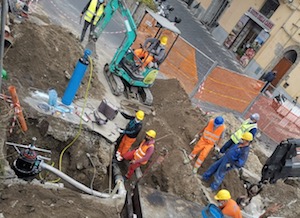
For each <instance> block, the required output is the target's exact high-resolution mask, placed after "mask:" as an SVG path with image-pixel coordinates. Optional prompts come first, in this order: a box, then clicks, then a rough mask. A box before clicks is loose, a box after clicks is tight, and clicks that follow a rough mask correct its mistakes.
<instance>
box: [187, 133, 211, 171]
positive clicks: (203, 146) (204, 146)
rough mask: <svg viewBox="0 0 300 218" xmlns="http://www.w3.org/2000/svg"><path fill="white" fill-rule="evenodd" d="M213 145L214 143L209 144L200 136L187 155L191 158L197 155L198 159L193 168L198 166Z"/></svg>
mask: <svg viewBox="0 0 300 218" xmlns="http://www.w3.org/2000/svg"><path fill="white" fill-rule="evenodd" d="M213 147H214V144H210V143H208V142H207V141H204V140H203V138H201V139H200V140H199V141H198V143H197V144H196V145H195V147H194V150H193V151H192V153H191V154H190V155H189V158H190V159H191V160H192V159H194V158H195V157H196V155H198V154H199V153H200V154H199V156H198V159H197V161H196V163H195V166H194V167H195V168H199V167H200V166H201V164H202V163H203V161H204V160H205V158H206V157H207V155H208V154H209V152H210V150H211V149H212V148H213Z"/></svg>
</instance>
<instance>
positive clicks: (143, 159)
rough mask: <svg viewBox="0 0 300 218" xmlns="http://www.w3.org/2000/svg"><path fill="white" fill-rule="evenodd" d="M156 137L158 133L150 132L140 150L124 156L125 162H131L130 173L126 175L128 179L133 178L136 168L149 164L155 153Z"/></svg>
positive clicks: (147, 133)
mask: <svg viewBox="0 0 300 218" xmlns="http://www.w3.org/2000/svg"><path fill="white" fill-rule="evenodd" d="M155 137H156V132H155V131H154V130H148V131H147V132H146V136H145V138H144V140H143V141H142V142H141V144H140V146H139V148H138V149H135V150H132V151H129V152H127V153H126V154H125V155H124V159H125V160H130V165H129V168H128V172H127V173H126V175H125V178H126V179H130V178H131V176H132V174H133V173H134V171H135V169H136V168H138V167H139V166H141V165H144V164H146V163H147V162H148V160H149V159H150V157H151V156H152V154H153V153H154V143H155V140H154V139H155Z"/></svg>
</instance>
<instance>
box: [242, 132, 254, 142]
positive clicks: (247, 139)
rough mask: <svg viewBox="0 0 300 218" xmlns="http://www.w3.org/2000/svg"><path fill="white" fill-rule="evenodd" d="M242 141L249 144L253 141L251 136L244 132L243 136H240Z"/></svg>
mask: <svg viewBox="0 0 300 218" xmlns="http://www.w3.org/2000/svg"><path fill="white" fill-rule="evenodd" d="M242 139H244V140H246V141H248V142H250V141H252V140H253V135H252V134H251V132H245V133H244V134H243V135H242Z"/></svg>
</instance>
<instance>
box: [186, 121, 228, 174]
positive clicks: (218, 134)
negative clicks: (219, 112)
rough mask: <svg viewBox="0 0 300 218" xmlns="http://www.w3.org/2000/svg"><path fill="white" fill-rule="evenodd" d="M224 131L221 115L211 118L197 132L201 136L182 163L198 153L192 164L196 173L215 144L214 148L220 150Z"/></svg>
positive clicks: (187, 161)
mask: <svg viewBox="0 0 300 218" xmlns="http://www.w3.org/2000/svg"><path fill="white" fill-rule="evenodd" d="M224 132H225V125H224V119H223V117H222V116H218V117H216V118H215V119H211V120H210V121H209V122H208V124H207V125H206V126H205V127H204V128H203V129H202V130H201V131H200V132H199V134H197V135H198V136H199V135H200V134H202V137H201V138H200V140H199V141H198V143H197V144H196V145H195V147H194V150H193V151H192V153H190V155H189V156H188V157H187V158H185V160H184V164H188V163H189V162H190V161H191V160H193V159H194V158H195V157H196V155H198V154H199V153H200V154H199V157H198V159H197V161H196V163H195V165H194V168H193V174H196V173H197V171H198V169H199V167H200V166H201V165H202V163H203V161H204V160H205V158H206V157H207V155H208V154H209V152H210V150H211V149H212V148H213V147H214V146H215V149H216V150H218V151H220V144H221V141H222V138H223V136H224Z"/></svg>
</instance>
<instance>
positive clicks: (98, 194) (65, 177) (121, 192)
mask: <svg viewBox="0 0 300 218" xmlns="http://www.w3.org/2000/svg"><path fill="white" fill-rule="evenodd" d="M40 167H41V168H42V169H45V170H48V171H50V172H51V173H54V174H55V175H57V176H58V177H60V178H62V179H63V180H65V181H66V182H68V183H70V184H71V185H73V186H74V187H76V188H78V189H80V190H81V191H83V192H85V193H87V194H90V195H93V196H96V197H100V198H119V197H123V196H124V195H126V190H125V188H124V183H123V181H122V180H120V179H117V181H116V183H120V184H119V191H118V192H119V194H114V195H112V196H111V195H109V194H107V193H102V192H98V191H95V190H93V189H90V188H88V187H86V186H85V185H83V184H82V183H80V182H77V181H76V180H75V179H73V178H71V177H70V176H68V175H67V174H65V173H63V172H61V171H59V170H58V169H56V168H55V167H52V166H50V165H48V164H46V163H44V162H43V161H42V162H41V163H40ZM124 190H125V191H124Z"/></svg>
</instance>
